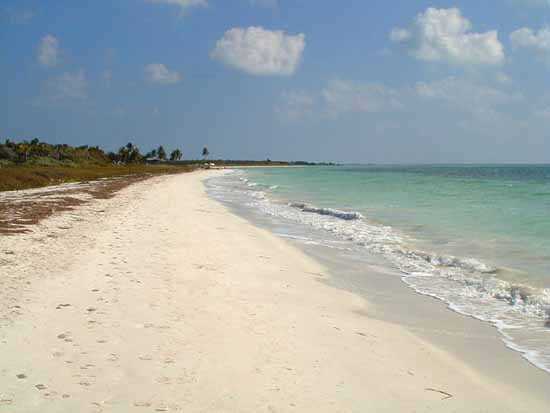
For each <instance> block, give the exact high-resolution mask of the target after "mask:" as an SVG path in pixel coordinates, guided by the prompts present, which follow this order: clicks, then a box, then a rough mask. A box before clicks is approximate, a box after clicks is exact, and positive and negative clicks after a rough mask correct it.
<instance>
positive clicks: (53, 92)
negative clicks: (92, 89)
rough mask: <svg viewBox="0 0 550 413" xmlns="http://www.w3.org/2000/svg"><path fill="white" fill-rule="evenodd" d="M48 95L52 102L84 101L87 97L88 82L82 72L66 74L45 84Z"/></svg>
mask: <svg viewBox="0 0 550 413" xmlns="http://www.w3.org/2000/svg"><path fill="white" fill-rule="evenodd" d="M47 89H48V95H49V97H50V98H51V99H52V100H65V99H74V100H84V99H86V98H87V97H88V81H87V80H86V73H85V72H84V70H82V69H81V70H79V71H77V72H74V73H70V72H66V73H63V74H62V75H60V76H59V77H57V78H55V79H52V80H50V81H49V82H48V83H47Z"/></svg>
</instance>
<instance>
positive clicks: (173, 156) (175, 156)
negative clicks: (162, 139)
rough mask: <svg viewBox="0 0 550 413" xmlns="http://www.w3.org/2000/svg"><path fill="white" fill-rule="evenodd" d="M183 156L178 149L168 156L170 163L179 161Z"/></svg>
mask: <svg viewBox="0 0 550 413" xmlns="http://www.w3.org/2000/svg"><path fill="white" fill-rule="evenodd" d="M182 156H183V154H182V153H181V151H180V150H179V149H174V150H173V151H172V153H171V154H170V160H171V161H179V160H180V159H181V157H182Z"/></svg>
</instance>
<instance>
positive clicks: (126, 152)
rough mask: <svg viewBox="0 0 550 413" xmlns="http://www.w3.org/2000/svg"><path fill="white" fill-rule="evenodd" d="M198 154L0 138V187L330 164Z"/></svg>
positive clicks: (7, 189) (1, 188)
mask: <svg viewBox="0 0 550 413" xmlns="http://www.w3.org/2000/svg"><path fill="white" fill-rule="evenodd" d="M202 155H203V159H189V160H187V159H182V158H183V153H182V151H181V150H180V149H178V148H176V149H173V150H172V151H171V152H170V153H168V152H167V151H166V150H165V149H164V147H163V146H162V145H160V146H159V147H158V148H155V149H152V150H151V151H149V152H147V153H146V154H142V153H141V152H140V149H139V148H138V147H137V146H136V145H134V144H133V143H131V142H129V143H127V144H126V145H125V146H122V147H120V148H119V150H118V151H117V152H107V151H105V150H103V149H101V148H100V147H99V146H88V145H82V146H71V145H67V144H50V143H47V142H43V141H40V140H39V139H36V138H35V139H32V140H30V141H29V140H22V141H17V142H16V141H13V140H10V139H6V140H5V141H4V143H0V170H1V171H2V173H1V174H0V191H10V190H21V189H30V188H37V187H44V186H49V185H59V184H62V183H66V182H79V181H88V180H95V179H102V178H113V177H121V176H136V175H139V176H144V175H158V174H170V173H183V172H190V171H193V170H195V169H197V168H213V167H222V168H223V167H255V166H263V167H265V166H269V167H279V166H314V165H324V166H328V165H334V164H333V163H326V162H323V163H314V162H306V161H272V160H270V159H266V160H260V161H258V160H228V159H209V158H208V157H209V150H208V148H207V147H204V148H203V150H202Z"/></svg>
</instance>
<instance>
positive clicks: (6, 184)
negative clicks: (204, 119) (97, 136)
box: [0, 164, 195, 191]
mask: <svg viewBox="0 0 550 413" xmlns="http://www.w3.org/2000/svg"><path fill="white" fill-rule="evenodd" d="M193 169H195V167H193V166H176V165H145V164H131V165H120V166H118V165H78V166H59V165H56V166H44V165H40V164H39V165H26V164H25V165H2V164H0V191H11V190H21V189H29V188H37V187H44V186H48V185H58V184H62V183H66V182H80V181H92V180H95V179H100V178H110V177H116V176H124V175H150V174H173V173H180V172H190V171H192V170H193Z"/></svg>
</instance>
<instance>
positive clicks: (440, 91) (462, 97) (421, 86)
mask: <svg viewBox="0 0 550 413" xmlns="http://www.w3.org/2000/svg"><path fill="white" fill-rule="evenodd" d="M415 92H416V94H417V96H418V97H420V98H422V99H425V100H432V101H438V102H443V103H445V104H447V105H449V106H452V107H454V108H457V109H459V110H462V111H464V112H468V113H472V114H475V115H484V114H489V113H495V111H496V109H497V108H498V107H499V106H502V105H508V104H513V103H517V102H520V101H521V100H522V96H521V95H519V94H513V93H509V92H507V91H505V90H502V89H497V88H494V87H491V86H488V85H486V84H482V83H479V82H473V81H470V80H467V79H464V78H456V77H448V78H446V79H442V80H436V81H433V82H418V83H417V84H416V86H415Z"/></svg>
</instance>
